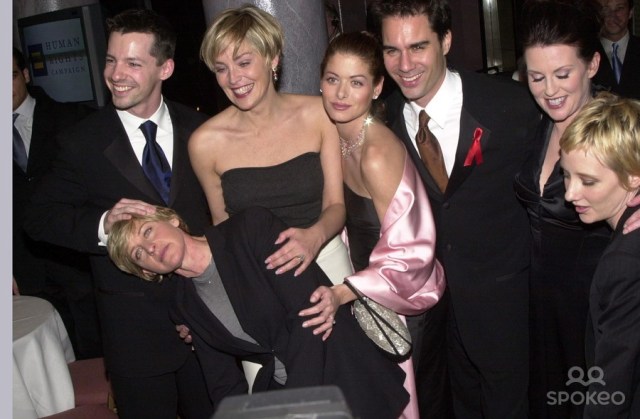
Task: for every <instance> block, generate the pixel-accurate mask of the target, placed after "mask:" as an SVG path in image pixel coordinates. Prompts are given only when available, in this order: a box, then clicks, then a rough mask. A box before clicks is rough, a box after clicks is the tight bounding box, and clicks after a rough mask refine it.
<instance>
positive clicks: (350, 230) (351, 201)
mask: <svg viewBox="0 0 640 419" xmlns="http://www.w3.org/2000/svg"><path fill="white" fill-rule="evenodd" d="M344 204H345V206H346V208H347V222H346V227H347V236H348V237H349V254H350V256H351V263H352V264H353V268H354V269H355V271H356V272H358V271H361V270H363V269H364V268H366V267H367V266H369V256H370V255H371V252H372V251H373V248H374V247H375V246H376V243H378V239H380V221H379V220H378V214H377V213H376V208H375V206H374V205H373V201H372V200H371V199H370V198H365V197H363V196H360V195H357V194H356V193H354V192H353V191H352V190H351V189H349V187H348V186H347V184H346V183H345V184H344Z"/></svg>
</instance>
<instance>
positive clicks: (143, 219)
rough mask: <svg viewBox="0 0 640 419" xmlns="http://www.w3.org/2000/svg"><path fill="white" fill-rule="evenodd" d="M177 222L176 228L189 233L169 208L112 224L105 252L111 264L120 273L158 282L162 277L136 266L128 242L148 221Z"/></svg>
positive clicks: (133, 216) (185, 225) (178, 217)
mask: <svg viewBox="0 0 640 419" xmlns="http://www.w3.org/2000/svg"><path fill="white" fill-rule="evenodd" d="M173 219H176V220H178V222H179V224H178V227H177V228H179V229H180V230H182V231H184V232H185V233H189V228H188V227H187V223H185V222H184V220H183V219H182V218H181V217H180V216H179V215H178V214H177V213H176V212H175V211H174V210H172V209H171V208H166V207H156V212H155V213H154V214H147V215H137V214H133V215H132V216H131V218H130V219H129V220H120V221H117V222H115V223H114V224H113V226H112V227H111V232H110V233H109V240H108V241H107V251H108V252H109V257H110V258H111V260H112V261H113V263H114V264H115V265H116V266H117V267H118V268H119V269H120V270H122V271H124V272H126V273H128V274H132V275H135V276H137V277H140V278H142V279H144V280H146V281H160V280H162V275H159V274H155V273H153V274H151V273H149V272H145V271H144V270H143V269H142V268H141V267H140V266H138V265H137V264H136V262H135V260H134V259H133V257H132V255H131V251H130V250H131V249H129V241H130V240H131V237H132V236H133V235H134V234H135V233H136V231H135V229H136V228H137V227H138V226H139V225H141V224H142V223H147V222H150V221H171V220H173Z"/></svg>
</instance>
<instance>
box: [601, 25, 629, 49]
mask: <svg viewBox="0 0 640 419" xmlns="http://www.w3.org/2000/svg"><path fill="white" fill-rule="evenodd" d="M600 41H601V42H602V46H603V47H604V50H605V52H606V53H607V54H610V53H611V51H612V50H613V46H612V45H613V41H612V40H610V39H607V38H600ZM628 43H629V31H627V33H626V34H624V36H623V37H622V38H620V40H619V41H616V44H618V50H622V51H626V50H627V44H628Z"/></svg>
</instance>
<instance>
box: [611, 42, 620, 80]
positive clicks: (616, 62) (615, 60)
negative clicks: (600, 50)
mask: <svg viewBox="0 0 640 419" xmlns="http://www.w3.org/2000/svg"><path fill="white" fill-rule="evenodd" d="M611 47H612V48H613V52H612V53H611V67H613V74H614V75H615V76H616V83H620V75H621V74H622V62H621V61H620V57H618V47H619V45H618V44H616V43H615V42H614V43H613V44H612V45H611Z"/></svg>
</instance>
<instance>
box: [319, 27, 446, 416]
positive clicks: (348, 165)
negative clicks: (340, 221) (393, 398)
mask: <svg viewBox="0 0 640 419" xmlns="http://www.w3.org/2000/svg"><path fill="white" fill-rule="evenodd" d="M321 70H322V81H321V86H322V88H321V92H322V98H323V103H324V107H325V110H326V111H327V114H328V115H329V117H330V118H331V119H332V120H333V122H334V123H335V124H336V127H337V129H338V134H339V135H340V148H341V152H342V171H343V176H344V186H345V187H344V191H345V192H344V193H345V204H346V206H347V233H348V236H349V249H350V254H351V259H352V261H353V264H354V267H355V269H356V271H357V272H356V273H354V274H353V275H351V276H348V277H347V278H345V281H348V282H349V283H350V284H351V285H352V286H353V287H354V288H356V289H357V290H358V291H359V292H360V293H362V294H364V295H366V296H367V297H369V298H371V299H372V300H374V301H376V302H377V303H379V304H381V305H383V306H385V307H387V308H390V309H392V310H394V311H395V312H397V313H398V314H400V315H403V316H415V315H418V314H421V313H423V312H425V311H426V310H427V309H429V308H430V307H432V306H434V305H435V304H436V303H437V302H438V300H439V299H440V297H441V296H442V294H443V292H444V288H445V281H444V274H443V270H442V267H441V266H440V263H439V262H438V261H437V260H436V259H435V238H436V234H435V227H434V223H433V216H432V213H431V207H430V205H429V201H428V198H427V194H426V192H425V190H424V187H423V185H422V182H421V180H420V176H419V174H418V173H417V171H416V169H415V167H414V165H413V163H412V162H411V159H410V158H408V155H407V152H406V149H405V147H404V146H403V144H402V143H401V142H400V140H399V139H398V138H397V137H396V136H395V135H394V134H393V133H392V132H391V131H390V130H389V129H388V128H387V127H386V126H385V125H384V123H383V122H382V121H380V120H378V119H376V118H375V117H374V116H373V115H372V109H371V108H372V102H373V100H374V99H376V98H377V97H378V95H379V94H380V92H381V90H382V84H383V72H384V63H383V59H382V51H381V49H380V46H379V44H378V42H377V41H376V40H375V39H374V38H373V37H372V36H371V35H369V34H367V33H350V34H343V35H340V36H339V37H337V38H335V39H334V40H333V41H332V42H331V44H330V45H329V47H328V49H327V52H326V53H325V57H324V60H323V62H322V67H321ZM314 294H315V295H313V296H312V301H314V300H318V301H321V302H320V303H319V304H318V306H321V305H323V304H328V303H329V302H331V303H333V304H334V306H335V307H337V306H339V305H341V304H347V303H350V302H352V301H354V300H355V299H356V296H355V295H354V294H353V292H352V291H351V290H350V289H349V287H348V286H346V285H344V284H339V285H335V286H333V287H332V288H330V289H327V288H322V289H318V290H317V291H316V292H315V293H314ZM310 313H311V312H310ZM400 367H401V368H402V369H403V370H404V371H405V373H406V380H405V388H406V389H407V391H408V392H409V394H410V396H411V400H410V402H409V404H408V405H407V407H406V409H405V411H404V413H403V417H406V418H419V412H418V405H417V399H416V390H415V380H414V372H413V364H412V361H411V358H409V359H406V360H404V361H402V362H401V363H400Z"/></svg>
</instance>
